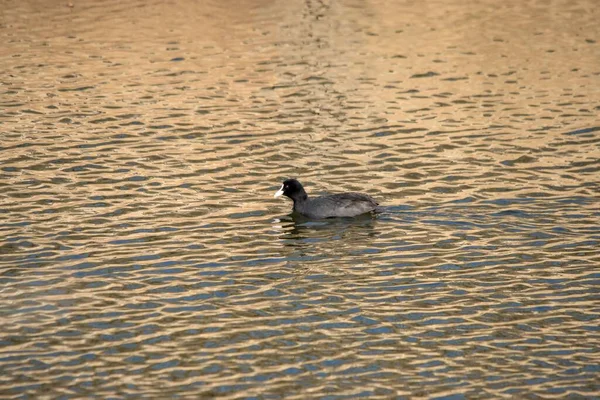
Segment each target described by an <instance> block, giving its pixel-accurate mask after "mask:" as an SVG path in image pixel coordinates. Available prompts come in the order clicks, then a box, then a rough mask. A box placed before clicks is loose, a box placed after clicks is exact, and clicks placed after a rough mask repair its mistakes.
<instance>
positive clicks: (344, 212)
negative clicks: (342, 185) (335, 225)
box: [296, 192, 379, 218]
mask: <svg viewBox="0 0 600 400" xmlns="http://www.w3.org/2000/svg"><path fill="white" fill-rule="evenodd" d="M378 204H379V203H377V201H375V199H373V198H372V197H371V196H368V195H366V194H363V193H354V192H348V193H339V194H330V195H326V196H320V197H315V198H309V199H308V200H307V201H306V202H303V203H302V204H298V206H297V207H296V211H298V212H300V213H301V214H304V215H306V216H308V217H310V218H332V217H355V216H357V215H360V214H365V213H368V212H371V211H373V210H375V208H376V207H377V206H378Z"/></svg>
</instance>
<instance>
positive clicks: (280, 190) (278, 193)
mask: <svg viewBox="0 0 600 400" xmlns="http://www.w3.org/2000/svg"><path fill="white" fill-rule="evenodd" d="M282 194H283V185H281V189H279V190H278V191H277V192H275V195H274V196H273V197H274V198H278V197H279V196H281V195H282Z"/></svg>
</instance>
